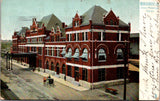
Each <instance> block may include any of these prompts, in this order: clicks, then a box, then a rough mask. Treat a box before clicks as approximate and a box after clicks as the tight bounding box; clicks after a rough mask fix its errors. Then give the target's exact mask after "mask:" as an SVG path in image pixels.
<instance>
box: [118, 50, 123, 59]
mask: <svg viewBox="0 0 160 101" xmlns="http://www.w3.org/2000/svg"><path fill="white" fill-rule="evenodd" d="M117 60H123V51H122V49H117Z"/></svg>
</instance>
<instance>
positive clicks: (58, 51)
mask: <svg viewBox="0 0 160 101" xmlns="http://www.w3.org/2000/svg"><path fill="white" fill-rule="evenodd" d="M57 57H59V47H57Z"/></svg>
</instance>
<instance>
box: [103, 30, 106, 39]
mask: <svg viewBox="0 0 160 101" xmlns="http://www.w3.org/2000/svg"><path fill="white" fill-rule="evenodd" d="M103 40H106V33H105V32H103Z"/></svg>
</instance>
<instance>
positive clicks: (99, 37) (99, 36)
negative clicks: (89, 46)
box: [98, 32, 101, 40]
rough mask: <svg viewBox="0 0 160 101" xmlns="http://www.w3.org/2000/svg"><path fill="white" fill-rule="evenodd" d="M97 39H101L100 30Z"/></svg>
mask: <svg viewBox="0 0 160 101" xmlns="http://www.w3.org/2000/svg"><path fill="white" fill-rule="evenodd" d="M98 40H101V32H98Z"/></svg>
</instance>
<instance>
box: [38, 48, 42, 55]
mask: <svg viewBox="0 0 160 101" xmlns="http://www.w3.org/2000/svg"><path fill="white" fill-rule="evenodd" d="M38 54H39V55H42V47H39V48H38Z"/></svg>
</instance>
